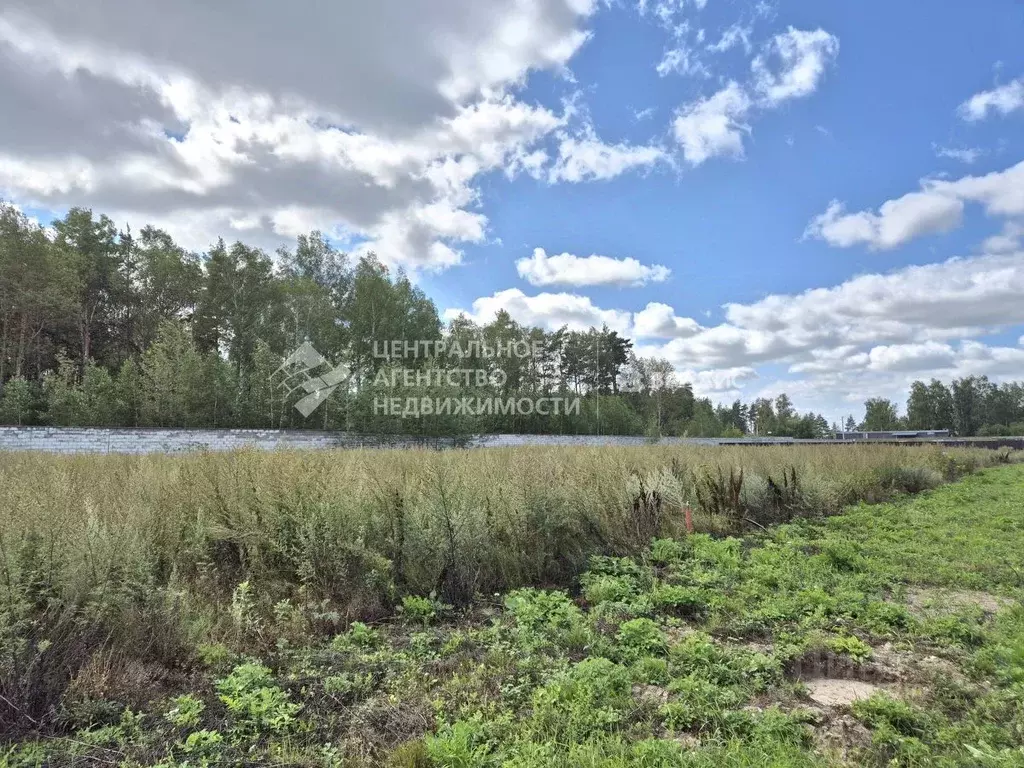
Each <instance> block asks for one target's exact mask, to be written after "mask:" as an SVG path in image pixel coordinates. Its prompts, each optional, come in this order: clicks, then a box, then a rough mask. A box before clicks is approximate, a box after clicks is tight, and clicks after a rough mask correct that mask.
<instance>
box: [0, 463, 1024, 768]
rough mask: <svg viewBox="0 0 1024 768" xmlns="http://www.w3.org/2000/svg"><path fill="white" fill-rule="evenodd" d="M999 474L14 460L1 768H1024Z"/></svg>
mask: <svg viewBox="0 0 1024 768" xmlns="http://www.w3.org/2000/svg"><path fill="white" fill-rule="evenodd" d="M1011 458H1012V457H1010V456H1009V455H1002V456H1000V455H997V454H992V453H990V452H977V453H975V452H942V451H939V450H933V449H906V448H892V449H879V448H873V447H864V448H860V447H858V448H851V447H839V448H835V449H832V450H822V449H816V450H813V451H812V450H799V449H786V448H780V449H767V448H758V449H751V450H746V451H744V450H742V449H734V450H726V451H723V450H713V449H712V450H708V451H706V452H703V451H698V450H683V451H680V450H678V449H677V450H671V449H622V450H616V449H603V450H593V451H589V450H557V451H526V452H518V451H507V452H502V451H495V452H481V453H473V454H463V453H446V454H436V453H420V452H415V453H413V452H396V453H393V454H391V453H353V454H315V455H306V454H295V455H287V454H286V455H276V456H268V455H263V454H236V455H230V456H216V457H214V456H197V457H177V458H168V457H163V458H157V457H149V458H138V457H135V458H129V457H88V458H65V459H57V458H54V457H38V456H17V457H15V456H11V457H6V458H4V460H3V463H2V464H0V473H2V475H3V477H2V480H3V483H2V485H0V504H2V505H3V510H4V513H5V517H4V518H3V523H2V524H0V533H2V535H3V539H2V542H0V544H2V546H3V556H4V559H3V566H4V570H3V573H2V574H0V576H2V579H3V583H2V585H0V586H2V587H3V590H4V596H3V598H2V599H3V606H2V613H0V622H2V624H0V633H2V634H0V642H2V644H3V646H2V648H3V654H2V656H0V676H2V677H0V686H2V687H0V696H2V698H0V725H2V727H3V728H4V729H5V732H6V733H7V734H9V737H10V738H11V739H17V741H12V742H11V747H10V750H9V752H8V753H7V756H6V757H5V758H2V757H0V764H3V761H4V760H6V763H7V764H8V765H12V766H15V765H16V766H21V765H70V764H72V763H75V764H83V765H85V764H95V765H125V766H136V765H138V766H142V765H163V766H185V765H188V766H200V765H257V764H265V765H309V766H314V765H337V766H360V765H377V764H383V765H394V766H452V767H453V768H455V767H457V766H523V767H526V766H537V767H538V768H539V767H540V766H550V765H556V764H561V765H567V766H581V767H582V766H608V767H609V768H610V767H612V766H650V767H651V768H655V767H660V766H684V765H695V766H700V765H742V766H746V765H752V766H757V765H764V766H769V765H778V766H788V765H832V764H844V763H846V764H851V765H886V764H890V763H896V764H907V765H964V766H976V765H993V766H996V765H1020V764H1024V752H1022V751H1021V750H1022V747H1024V710H1022V708H1021V706H1020V701H1021V700H1022V698H1024V610H1022V608H1021V604H1020V598H1021V596H1022V594H1024V563H1022V560H1024V558H1022V556H1021V552H1024V467H1022V466H1021V465H1007V466H1001V467H997V468H992V469H986V470H984V471H983V472H981V473H980V474H974V475H971V476H968V477H966V479H963V480H961V481H960V482H958V483H955V484H951V485H944V486H942V487H941V488H938V489H937V490H933V491H929V492H928V493H926V494H924V495H920V496H915V497H910V496H908V495H906V494H909V493H914V492H917V491H922V490H927V489H930V488H933V487H935V486H938V485H939V484H940V483H941V482H942V481H943V479H948V480H953V479H956V478H958V477H960V476H962V475H964V474H965V473H968V472H971V471H973V470H975V469H977V468H978V467H980V466H982V465H984V464H988V463H994V462H1005V461H1008V460H1010V459H1011ZM886 499H888V500H889V501H888V503H875V504H870V505H869V504H860V505H859V506H854V507H852V508H849V509H847V510H846V511H845V512H844V513H843V514H841V515H837V516H831V517H828V518H824V519H822V517H823V515H826V514H831V513H835V512H838V511H840V510H841V509H842V508H843V507H844V506H845V505H848V504H853V503H856V502H858V501H871V502H880V501H883V500H886ZM687 505H689V506H690V507H691V508H692V510H693V514H692V515H691V518H692V519H693V522H694V527H695V528H696V530H697V532H696V533H694V534H687V533H686V530H685V529H686V514H685V512H683V509H684V507H685V506H687ZM652 539H653V543H652ZM545 586H548V587H551V588H547V589H545V588H543V587H545ZM538 587H540V588H538ZM495 592H500V594H495ZM2 754H3V752H0V755H2Z"/></svg>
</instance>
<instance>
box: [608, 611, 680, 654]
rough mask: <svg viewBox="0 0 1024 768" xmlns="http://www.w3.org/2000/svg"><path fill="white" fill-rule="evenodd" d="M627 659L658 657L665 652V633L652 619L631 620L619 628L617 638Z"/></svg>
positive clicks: (621, 651)
mask: <svg viewBox="0 0 1024 768" xmlns="http://www.w3.org/2000/svg"><path fill="white" fill-rule="evenodd" d="M615 640H616V642H617V643H618V647H619V652H620V653H621V654H622V656H623V658H625V659H637V658H640V657H643V656H657V655H659V654H662V653H664V652H665V649H666V647H667V643H666V640H665V633H664V632H662V631H661V629H660V628H659V627H658V625H657V624H655V623H654V622H653V621H651V620H650V619H631V620H630V621H627V622H624V623H623V624H621V625H620V626H619V632H618V634H617V635H616V637H615Z"/></svg>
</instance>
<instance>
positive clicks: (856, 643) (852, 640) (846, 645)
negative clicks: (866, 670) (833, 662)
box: [827, 635, 873, 661]
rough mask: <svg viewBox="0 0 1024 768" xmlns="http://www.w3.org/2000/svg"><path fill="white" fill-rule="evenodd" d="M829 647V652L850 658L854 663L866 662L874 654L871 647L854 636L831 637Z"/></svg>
mask: <svg viewBox="0 0 1024 768" xmlns="http://www.w3.org/2000/svg"><path fill="white" fill-rule="evenodd" d="M827 645H828V648H829V650H831V651H834V652H835V653H841V654H843V655H845V656H849V657H850V658H851V659H853V660H854V661H866V660H868V659H870V658H871V655H872V653H873V651H872V649H871V646H870V645H868V644H867V643H865V642H864V641H863V640H861V639H860V638H859V637H854V636H853V635H838V636H836V637H831V638H829V639H828V643H827Z"/></svg>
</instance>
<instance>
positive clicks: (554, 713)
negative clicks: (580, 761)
mask: <svg viewBox="0 0 1024 768" xmlns="http://www.w3.org/2000/svg"><path fill="white" fill-rule="evenodd" d="M630 690H631V683H630V675H629V670H627V669H626V668H625V667H622V666H620V665H618V664H615V663H614V662H611V661H609V660H608V659H601V658H591V659H584V660H583V661H581V662H580V663H578V664H575V665H573V666H572V667H571V668H570V669H569V670H568V671H567V672H565V673H563V674H562V675H560V676H559V677H558V678H556V679H555V680H554V681H552V682H551V683H548V684H547V685H545V686H543V687H542V688H539V689H537V691H536V693H535V694H534V697H533V715H532V718H531V723H530V726H531V730H532V732H533V733H534V734H536V736H539V737H541V738H543V739H547V740H551V741H555V742H560V743H566V742H568V743H572V742H582V741H586V740H587V739H588V738H590V737H592V736H594V735H596V734H598V733H601V732H606V731H610V730H613V729H615V728H617V727H618V726H619V725H620V724H621V723H622V721H623V718H624V716H625V714H626V711H627V709H628V707H629V706H630V702H631V698H630Z"/></svg>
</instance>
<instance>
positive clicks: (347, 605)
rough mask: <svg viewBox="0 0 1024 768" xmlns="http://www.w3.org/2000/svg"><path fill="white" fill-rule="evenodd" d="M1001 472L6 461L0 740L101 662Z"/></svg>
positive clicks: (926, 466) (585, 461) (814, 461)
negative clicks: (689, 510)
mask: <svg viewBox="0 0 1024 768" xmlns="http://www.w3.org/2000/svg"><path fill="white" fill-rule="evenodd" d="M996 460H997V455H996V454H995V453H994V452H991V451H985V450H967V449H956V450H952V451H949V450H943V449H941V448H938V447H934V446H929V447H903V446H835V447H832V446H807V447H794V446H786V447H728V448H722V447H707V448H698V447H686V448H674V447H654V446H651V447H643V448H610V447H609V448H517V449H487V450H473V451H446V452H432V451H425V450H404V451H337V452H279V453H262V452H255V451H243V452H238V453H224V454H193V455H180V456H161V455H156V456H49V455H41V454H0V728H2V727H3V726H4V723H5V722H6V723H8V725H10V724H11V723H21V724H22V725H23V726H24V725H27V724H28V723H30V722H34V721H35V720H39V719H40V718H44V717H46V716H47V713H52V712H53V711H54V707H55V706H56V702H57V701H58V700H59V698H60V696H61V693H62V691H63V690H64V688H65V687H66V685H67V682H68V680H69V679H70V678H71V677H72V676H73V673H74V672H75V670H76V669H78V668H81V667H83V666H84V665H85V664H86V663H88V661H89V659H90V658H91V657H92V656H93V655H94V654H95V653H96V652H99V651H103V652H105V653H109V652H110V650H111V649H112V648H116V649H120V651H122V652H125V653H128V654H130V655H132V656H133V657H135V658H138V659H139V660H141V661H143V662H159V663H161V664H172V663H175V662H176V661H180V660H181V658H182V657H186V656H187V655H188V653H189V649H190V648H194V647H195V644H196V643H197V642H198V641H200V640H204V639H205V640H209V639H219V640H224V641H228V642H232V641H234V642H238V643H242V642H252V641H254V640H264V641H265V640H268V639H270V638H272V637H279V636H281V633H282V632H284V631H285V630H284V629H282V627H291V628H292V629H294V630H295V631H297V632H310V631H322V632H334V631H337V629H338V627H339V626H340V625H341V624H344V623H345V621H347V620H349V619H352V618H356V617H359V618H374V617H377V616H381V615H384V614H386V613H388V612H389V611H390V610H391V608H392V606H393V605H394V601H395V600H396V598H397V597H399V596H400V595H401V594H404V593H409V592H414V593H420V594H427V593H430V592H434V593H435V594H436V595H437V596H438V597H439V598H440V599H442V600H444V601H446V602H449V603H455V604H458V603H465V602H467V601H468V600H470V599H471V598H472V596H473V595H474V594H478V593H490V592H495V591H500V590H504V589H509V588H513V587H518V586H522V585H540V584H562V585H564V584H567V583H569V582H570V581H571V579H572V578H573V577H574V576H575V575H576V574H577V573H579V572H580V571H581V570H582V569H583V567H584V565H585V562H586V560H587V558H588V557H589V556H590V555H592V554H595V553H605V554H630V553H636V552H639V551H642V550H643V549H644V548H645V546H646V545H647V544H648V543H649V541H650V540H651V539H652V538H654V537H657V536H671V535H674V534H678V533H680V532H681V529H682V526H683V515H682V511H681V510H682V507H683V506H684V505H692V506H693V507H694V516H695V519H696V523H697V527H698V529H703V530H716V531H721V530H734V529H736V528H743V527H751V526H753V527H756V526H764V525H768V524H770V523H772V522H776V521H778V520H781V519H788V518H790V517H792V516H794V515H804V514H829V513H833V512H837V511H839V510H840V509H841V508H842V507H843V506H844V505H846V504H849V503H853V502H856V501H859V500H869V501H870V500H880V499H883V498H886V497H888V496H890V495H892V494H893V493H896V492H901V491H910V492H913V491H918V490H923V489H926V488H929V487H933V486H935V485H937V484H938V483H940V482H941V481H942V480H943V479H944V478H945V479H953V478H955V477H956V476H958V475H959V474H962V473H964V472H969V471H972V470H973V469H975V468H977V467H978V466H982V465H985V464H988V463H993V462H994V461H996ZM240 585H241V587H240ZM271 625H273V627H271ZM54 664H56V665H57V666H53V665H54ZM53 670H59V671H53ZM4 699H6V701H7V703H6V704H5V703H4V701H3V700H4ZM5 707H6V708H7V711H6V712H5ZM26 718H27V720H26ZM10 727H13V726H10Z"/></svg>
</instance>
